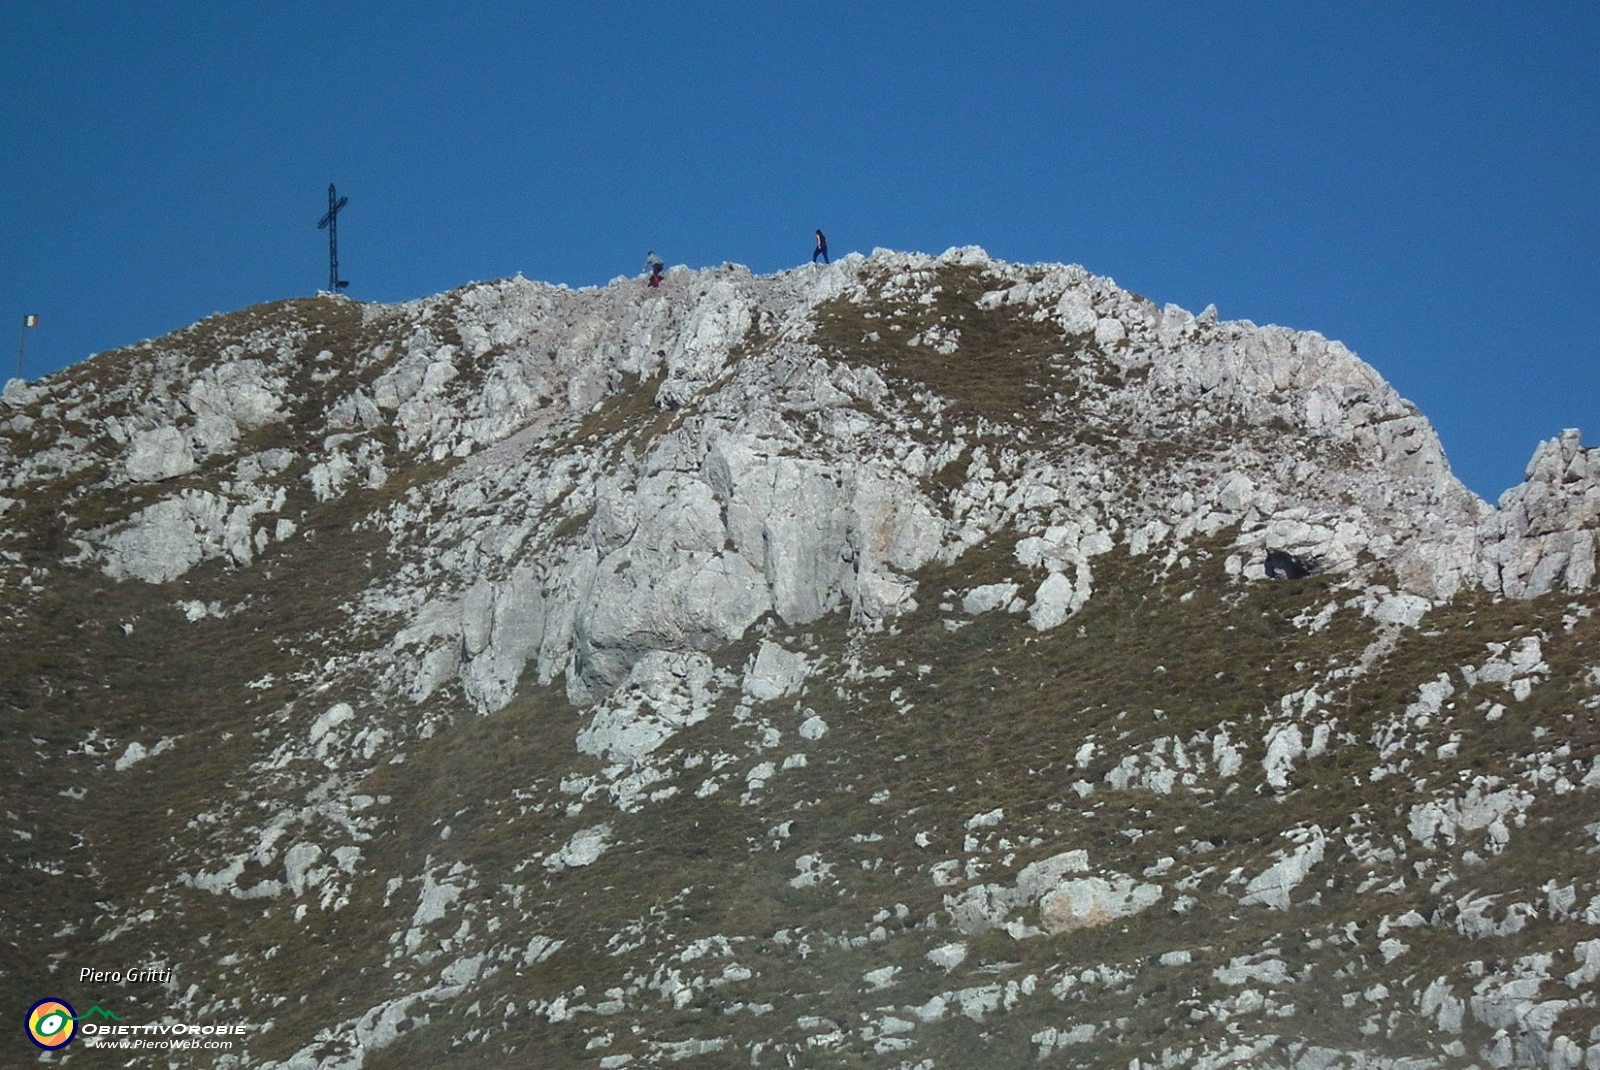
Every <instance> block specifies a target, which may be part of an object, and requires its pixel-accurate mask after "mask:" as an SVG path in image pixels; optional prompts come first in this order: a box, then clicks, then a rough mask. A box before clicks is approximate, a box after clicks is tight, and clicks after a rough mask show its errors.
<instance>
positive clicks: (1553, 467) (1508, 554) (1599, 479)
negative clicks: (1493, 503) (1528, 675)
mask: <svg viewBox="0 0 1600 1070" xmlns="http://www.w3.org/2000/svg"><path fill="white" fill-rule="evenodd" d="M1526 476H1527V479H1526V481H1525V482H1523V483H1522V484H1520V485H1518V486H1515V487H1512V488H1511V489H1510V490H1508V491H1506V492H1505V493H1504V494H1502V495H1501V496H1500V508H1499V510H1498V511H1497V512H1496V513H1494V514H1493V515H1492V516H1490V517H1488V518H1487V519H1486V520H1485V521H1484V522H1483V524H1482V526H1481V528H1480V534H1481V538H1482V540H1483V550H1482V554H1481V558H1480V560H1481V561H1482V565H1481V566H1480V568H1481V572H1480V574H1481V578H1482V582H1483V584H1484V586H1486V587H1488V588H1489V589H1490V590H1493V591H1498V592H1500V593H1502V594H1505V595H1506V596H1508V597H1511V598H1536V597H1538V596H1539V595H1542V594H1546V593H1548V592H1550V591H1552V590H1555V589H1558V588H1565V589H1568V590H1575V591H1581V590H1584V589H1586V588H1588V587H1589V586H1590V585H1591V584H1592V583H1593V582H1594V576H1595V538H1596V532H1597V531H1600V455H1597V454H1596V453H1595V451H1594V450H1591V449H1585V448H1584V447H1583V446H1582V445H1581V443H1580V439H1579V434H1578V432H1577V431H1563V432H1562V433H1561V435H1560V436H1559V437H1558V438H1553V439H1550V440H1548V441H1546V442H1542V443H1540V444H1539V448H1538V449H1536V450H1535V451H1534V454H1533V459H1532V460H1530V461H1529V462H1528V468H1527V473H1526Z"/></svg>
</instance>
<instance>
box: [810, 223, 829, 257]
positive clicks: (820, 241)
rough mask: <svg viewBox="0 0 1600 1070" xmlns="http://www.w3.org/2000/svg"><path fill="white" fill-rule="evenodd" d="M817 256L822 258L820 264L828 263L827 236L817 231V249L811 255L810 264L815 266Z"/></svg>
mask: <svg viewBox="0 0 1600 1070" xmlns="http://www.w3.org/2000/svg"><path fill="white" fill-rule="evenodd" d="M819 256H820V257H822V262H823V263H824V264H826V263H827V262H828V236H827V235H826V234H824V233H822V231H820V230H819V231H817V248H816V251H815V252H813V253H812V254H811V262H812V263H813V264H815V263H816V262H817V257H819Z"/></svg>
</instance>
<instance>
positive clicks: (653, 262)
mask: <svg viewBox="0 0 1600 1070" xmlns="http://www.w3.org/2000/svg"><path fill="white" fill-rule="evenodd" d="M644 266H645V267H647V268H649V269H650V287H651V289H659V288H660V286H661V269H662V268H664V267H666V265H665V264H663V263H662V262H661V258H660V257H659V256H657V255H656V254H655V251H654V250H652V251H651V252H650V253H649V255H647V256H646V257H645V258H644Z"/></svg>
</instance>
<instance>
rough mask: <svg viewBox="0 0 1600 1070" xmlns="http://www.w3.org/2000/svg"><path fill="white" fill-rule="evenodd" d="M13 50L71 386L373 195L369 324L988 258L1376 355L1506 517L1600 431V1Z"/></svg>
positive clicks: (118, 27) (866, 17) (321, 33)
mask: <svg viewBox="0 0 1600 1070" xmlns="http://www.w3.org/2000/svg"><path fill="white" fill-rule="evenodd" d="M0 33H3V37H0V105H3V106H0V135H3V144H4V145H5V146H7V148H6V151H5V153H4V154H3V157H0V317H4V318H3V319H0V323H5V322H9V323H10V324H12V326H11V327H10V328H9V331H10V337H9V340H8V341H7V342H6V345H7V346H8V347H10V346H15V345H16V342H17V336H18V334H19V329H20V324H21V318H22V316H23V315H25V314H28V313H33V314H37V315H39V316H40V317H41V324H40V326H39V327H38V328H36V329H34V330H32V331H30V332H29V333H28V339H27V358H28V374H29V376H30V377H35V376H37V375H40V374H43V373H45V372H47V371H52V370H55V369H58V368H60V367H63V366H64V365H66V364H68V363H71V362H74V361H77V360H80V359H82V358H84V357H86V356H87V355H89V354H90V353H93V352H98V351H101V350H105V349H109V348H113V347H116V346H119V345H125V344H128V343H131V342H135V341H138V340H140V339H143V338H148V337H154V336H157V335H160V334H164V333H166V332H168V331H171V330H174V329H176V328H179V327H182V326H185V325H187V324H189V323H191V322H193V321H195V320H196V319H199V318H201V317H202V316H206V315H209V314H211V313H213V312H223V311H231V310H234V309H237V308H242V307H244V306H247V305H251V304H255V303H257V302H261V301H269V300H276V299H279V298H284V297H292V296H297V295H305V294H310V293H313V292H315V291H316V290H317V289H319V288H320V287H323V286H325V285H326V283H327V241H326V234H325V232H322V231H318V230H317V229H316V222H317V220H318V218H319V217H320V216H321V215H322V213H323V212H324V211H325V210H326V207H327V203H326V198H327V186H328V183H329V182H330V181H332V182H336V183H338V186H339V191H340V193H341V194H344V195H347V196H349V198H350V204H349V206H348V207H347V208H346V209H345V210H344V213H343V214H342V215H341V216H340V220H339V246H340V263H341V267H342V269H343V270H342V275H343V277H345V278H346V279H349V280H350V282H351V286H350V290H349V292H350V294H351V295H352V296H353V297H356V298H358V299H361V300H371V301H398V300H404V299H408V298H412V297H418V296H422V295H425V294H430V293H437V292H440V291H443V290H447V289H450V288H452V287H455V286H459V285H462V284H464V283H466V282H469V281H473V280H480V279H491V278H498V277H501V276H505V275H510V274H513V273H515V272H518V271H521V272H522V273H523V274H525V275H527V276H528V277H530V278H535V279H544V280H549V281H552V282H565V283H568V284H571V285H575V286H577V285H588V284H597V283H604V282H606V281H607V280H609V279H611V278H613V277H615V276H617V275H620V274H631V273H634V272H636V271H638V269H639V265H640V264H641V262H642V260H643V258H644V254H645V252H646V251H647V250H649V249H656V250H658V251H660V252H661V253H662V255H663V256H664V257H665V258H666V259H667V260H668V262H669V263H687V264H690V265H694V266H704V265H710V264H720V263H722V262H724V261H729V260H731V261H734V262H738V263H743V264H747V265H749V266H750V267H751V268H753V269H754V270H756V271H758V272H770V271H776V270H779V269H782V268H785V267H789V266H792V265H794V264H798V263H801V262H804V261H805V260H806V259H807V258H808V257H809V255H810V247H811V237H810V235H811V232H812V231H813V230H814V229H815V228H817V227H822V228H823V229H825V230H826V231H827V232H828V235H829V240H830V243H831V245H832V249H833V252H834V254H835V256H838V255H841V254H843V253H845V252H847V251H850V250H861V251H863V252H866V251H870V250H871V249H872V248H873V247H875V246H887V247H890V248H896V249H908V250H920V251H925V252H932V253H938V252H942V251H943V250H944V249H946V248H948V247H950V246H952V245H967V244H976V245H982V246H984V247H985V248H986V249H987V250H988V251H989V252H990V253H991V254H992V255H994V256H997V257H1002V258H1004V259H1008V260H1016V261H1061V262H1068V263H1080V264H1083V265H1084V266H1085V267H1087V268H1088V269H1090V270H1091V271H1094V272H1096V273H1098V274H1103V275H1109V276H1111V277H1113V278H1115V279H1116V280H1117V281H1118V282H1119V283H1120V284H1122V285H1123V286H1125V287H1127V288H1128V289H1131V290H1134V291H1136V292H1138V293H1141V294H1143V295H1145V296H1146V297H1149V298H1151V299H1152V300H1155V301H1157V302H1158V303H1165V302H1168V301H1171V302H1175V303H1177V304H1180V305H1183V306H1184V307H1186V308H1189V309H1191V310H1194V311H1198V310H1199V309H1201V308H1203V307H1204V306H1205V305H1207V304H1210V303H1215V304H1216V305H1217V306H1218V308H1219V310H1220V311H1221V314H1222V315H1223V316H1224V317H1225V318H1230V319H1250V320H1254V321H1256V322H1258V323H1281V324H1284V325H1286V326H1290V327H1297V328H1304V329H1311V330H1317V331H1321V332H1322V333H1323V334H1326V335H1328V336H1329V337H1332V338H1338V339H1340V340H1342V341H1344V342H1345V343H1346V344H1347V345H1349V346H1350V347H1351V348H1352V349H1354V350H1356V351H1357V352H1358V353H1360V354H1361V356H1363V357H1364V358H1365V359H1367V360H1368V361H1369V362H1371V363H1372V364H1373V365H1375V366H1376V367H1377V368H1378V370H1379V371H1380V372H1381V373H1382V374H1383V375H1384V376H1385V377H1386V378H1388V379H1389V381H1390V382H1392V383H1393V384H1394V385H1395V386H1396V388H1397V389H1399V391H1400V392H1401V393H1402V394H1404V395H1405V396H1406V397H1408V398H1410V399H1411V400H1412V401H1414V402H1415V403H1416V404H1417V405H1418V407H1419V408H1421V410H1422V411H1423V412H1424V413H1425V414H1426V415H1427V416H1428V417H1429V418H1430V419H1431V420H1432V421H1433V422H1434V424H1435V426H1436V427H1437V428H1438V429H1439V432H1440V434H1441V436H1442V437H1443V439H1444V444H1445V449H1446V451H1447V453H1448V454H1449V456H1450V459H1451V462H1452V465H1453V466H1454V467H1455V469H1456V472H1457V474H1458V475H1459V476H1461V478H1462V479H1463V480H1464V481H1465V482H1466V483H1467V484H1468V485H1469V486H1471V487H1472V488H1473V489H1474V490H1476V491H1478V493H1480V494H1482V495H1484V496H1485V497H1488V498H1491V499H1493V498H1494V497H1496V496H1498V494H1499V493H1500V491H1501V490H1503V489H1504V488H1506V487H1507V486H1510V485H1511V484H1513V483H1515V482H1517V481H1518V480H1520V478H1521V473H1522V467H1523V465H1524V464H1525V463H1526V461H1527V459H1528V457H1529V455H1530V454H1531V452H1532V450H1533V447H1534V445H1535V444H1536V443H1537V442H1538V440H1539V439H1541V438H1548V437H1550V436H1552V435H1554V434H1556V433H1558V432H1559V431H1560V430H1561V429H1562V428H1564V427H1579V428H1582V429H1584V430H1585V431H1586V432H1587V433H1588V440H1589V441H1590V442H1591V443H1596V442H1600V342H1597V340H1596V329H1597V327H1600V4H1595V3H1593V2H1591V0H1571V2H1566V3H1546V2H1542V0H1518V2H1517V3H1514V4H1507V3H1494V4H1491V3H1486V2H1474V0H1454V2H1450V3H1433V2H1413V3H1408V4H1395V3H1392V2H1387V3H1365V2H1343V3H1293V2H1282V0H1280V2H1271V3H1267V2H1261V3H1256V2H1248V0H1230V2H1229V3H1226V4H1198V3H1191V2H1182V3H1179V2H1166V3H1159V2H1137V0H1133V2H1127V0H1118V2H1112V0H1105V2H1101V3H1071V2H1063V0H1056V2H1054V3H1038V4H1034V3H1005V2H991V3H987V4H966V3H962V4H957V3H936V2H923V3H899V2H877V3H874V2H870V0H856V2H852V3H831V2H819V3H806V4H785V5H771V4H750V3H737V4H735V3H725V4H709V3H695V2H678V3H672V4H664V3H651V4H643V3H606V2H588V3H581V4H580V3H562V4H555V3H539V2H530V0H523V2H519V3H509V2H493V0H454V2H451V3H435V2H432V0H412V2H410V3H407V4H378V3H369V2H361V0H343V2H325V3H319V4H309V3H299V2H296V0H277V2H274V3H272V4H219V3H215V2H207V3H199V2H193V0H171V2H168V3H164V4H139V5H134V4H107V3H104V2H98V3H94V4H90V3H84V2H78V0H55V2H51V3H39V2H35V0H20V2H19V3H13V4H10V5H8V7H7V14H6V18H5V20H4V25H3V26H0ZM5 338H6V336H5V335H4V334H0V339H5ZM15 356H16V354H15V350H10V351H9V355H7V350H5V349H0V378H3V377H5V376H9V375H10V374H12V373H13V372H14V371H15Z"/></svg>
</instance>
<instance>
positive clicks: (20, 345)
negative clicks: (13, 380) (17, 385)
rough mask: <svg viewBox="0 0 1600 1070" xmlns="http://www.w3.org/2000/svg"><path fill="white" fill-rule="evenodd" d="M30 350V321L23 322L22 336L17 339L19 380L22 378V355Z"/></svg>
mask: <svg viewBox="0 0 1600 1070" xmlns="http://www.w3.org/2000/svg"><path fill="white" fill-rule="evenodd" d="M27 348H28V321H27V320H23V321H22V334H21V336H20V337H18V338H17V378H18V379H21V378H22V354H23V352H24V351H25V350H26V349H27Z"/></svg>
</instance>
